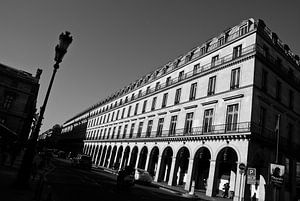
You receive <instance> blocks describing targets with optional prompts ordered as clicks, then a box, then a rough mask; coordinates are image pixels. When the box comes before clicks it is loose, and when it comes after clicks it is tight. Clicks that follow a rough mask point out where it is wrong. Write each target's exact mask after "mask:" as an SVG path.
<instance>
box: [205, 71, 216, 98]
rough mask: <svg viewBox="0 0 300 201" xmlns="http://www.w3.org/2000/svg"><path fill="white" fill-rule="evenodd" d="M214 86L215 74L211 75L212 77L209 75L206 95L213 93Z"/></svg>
mask: <svg viewBox="0 0 300 201" xmlns="http://www.w3.org/2000/svg"><path fill="white" fill-rule="evenodd" d="M215 88H216V76H213V77H210V78H209V80H208V89H207V95H208V96H211V95H214V94H215Z"/></svg>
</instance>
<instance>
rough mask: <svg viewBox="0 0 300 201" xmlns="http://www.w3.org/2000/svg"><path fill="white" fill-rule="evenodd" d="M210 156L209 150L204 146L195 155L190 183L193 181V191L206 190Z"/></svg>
mask: <svg viewBox="0 0 300 201" xmlns="http://www.w3.org/2000/svg"><path fill="white" fill-rule="evenodd" d="M211 155H212V154H211V152H210V150H209V149H208V148H207V147H204V146H203V147H200V148H198V150H197V151H196V153H195V156H194V164H193V170H192V179H191V182H192V181H195V189H201V190H206V185H207V179H208V175H209V168H210V159H211Z"/></svg>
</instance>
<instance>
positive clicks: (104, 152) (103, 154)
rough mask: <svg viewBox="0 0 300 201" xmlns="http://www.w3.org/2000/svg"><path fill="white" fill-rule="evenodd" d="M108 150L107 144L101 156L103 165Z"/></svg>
mask: <svg viewBox="0 0 300 201" xmlns="http://www.w3.org/2000/svg"><path fill="white" fill-rule="evenodd" d="M106 150H107V146H106V145H105V146H104V148H103V153H102V156H101V162H100V166H103V164H104V159H105V155H106Z"/></svg>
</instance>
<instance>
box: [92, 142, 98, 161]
mask: <svg viewBox="0 0 300 201" xmlns="http://www.w3.org/2000/svg"><path fill="white" fill-rule="evenodd" d="M95 147H96V148H95V150H94V152H93V155H92V161H93V163H94V164H96V156H97V152H98V149H99V146H98V145H95Z"/></svg>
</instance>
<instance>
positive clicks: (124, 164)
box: [121, 146, 130, 168]
mask: <svg viewBox="0 0 300 201" xmlns="http://www.w3.org/2000/svg"><path fill="white" fill-rule="evenodd" d="M129 153H130V147H129V146H127V147H126V148H125V151H124V156H123V161H122V165H121V168H124V167H125V166H126V165H127V163H128V159H129Z"/></svg>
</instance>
